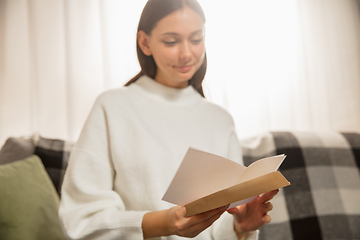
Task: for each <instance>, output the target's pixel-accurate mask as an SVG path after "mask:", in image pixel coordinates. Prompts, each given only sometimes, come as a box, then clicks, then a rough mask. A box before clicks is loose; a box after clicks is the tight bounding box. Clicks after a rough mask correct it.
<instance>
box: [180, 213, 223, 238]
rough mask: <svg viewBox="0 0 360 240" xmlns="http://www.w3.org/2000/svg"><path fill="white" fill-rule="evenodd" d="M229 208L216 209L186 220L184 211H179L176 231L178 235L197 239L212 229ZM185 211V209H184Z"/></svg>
mask: <svg viewBox="0 0 360 240" xmlns="http://www.w3.org/2000/svg"><path fill="white" fill-rule="evenodd" d="M227 208H228V206H224V207H220V208H216V209H213V210H210V211H207V212H204V213H201V214H197V215H194V216H190V217H187V218H185V217H184V216H185V212H183V209H177V210H178V211H179V212H178V216H181V217H180V218H178V221H176V222H175V226H174V227H175V231H176V234H177V235H180V236H184V237H195V236H197V235H198V234H199V233H201V232H202V231H204V230H205V229H206V228H208V227H210V226H211V225H212V224H213V222H215V221H216V220H217V219H218V218H219V217H220V216H221V215H222V214H223V213H224V212H225V211H226V209H227ZM184 209H185V208H184Z"/></svg>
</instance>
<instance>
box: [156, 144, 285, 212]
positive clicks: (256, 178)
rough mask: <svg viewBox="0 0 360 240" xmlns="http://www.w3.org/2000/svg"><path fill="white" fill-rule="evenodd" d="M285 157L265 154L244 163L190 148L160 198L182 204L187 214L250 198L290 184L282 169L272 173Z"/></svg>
mask: <svg viewBox="0 0 360 240" xmlns="http://www.w3.org/2000/svg"><path fill="white" fill-rule="evenodd" d="M285 157H286V156H285V155H279V156H274V157H270V158H265V159H261V160H258V161H256V162H254V163H253V164H251V165H250V166H249V167H244V166H242V165H241V164H238V163H236V162H234V161H231V160H229V159H226V158H223V157H220V156H217V155H214V154H211V153H207V152H203V151H200V150H196V149H194V148H189V150H188V152H187V153H186V155H185V157H184V159H183V161H182V163H181V165H180V167H179V169H178V171H177V173H176V174H175V177H174V179H173V181H172V182H171V184H170V186H169V188H168V190H167V191H166V193H165V194H164V197H163V199H162V200H164V201H167V202H170V203H173V204H176V205H182V206H185V207H186V216H191V215H194V214H198V213H201V212H204V211H208V210H211V209H214V208H217V207H221V206H224V205H227V204H231V205H230V207H234V206H237V205H239V204H244V203H246V202H250V201H251V200H252V199H253V198H252V197H253V196H255V197H256V196H257V195H258V194H261V193H264V192H267V191H271V190H274V189H276V188H281V187H284V186H287V185H289V182H288V181H287V180H286V179H285V178H284V177H283V176H282V175H281V173H279V172H275V173H274V171H276V170H277V169H278V168H279V166H280V165H281V163H282V161H283V160H284V159H285ZM268 189H270V190H268Z"/></svg>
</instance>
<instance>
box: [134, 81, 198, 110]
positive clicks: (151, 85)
mask: <svg viewBox="0 0 360 240" xmlns="http://www.w3.org/2000/svg"><path fill="white" fill-rule="evenodd" d="M129 87H132V88H133V89H134V90H136V91H138V92H140V93H141V94H144V95H146V96H148V97H151V98H153V99H155V100H158V101H165V102H169V103H175V104H180V105H187V104H192V103H194V102H196V101H199V100H200V99H202V98H203V97H202V96H201V95H200V94H199V93H198V92H197V91H196V90H195V89H194V88H193V87H192V86H188V87H186V88H172V87H168V86H165V85H163V84H161V83H158V82H156V81H155V80H154V79H152V78H150V77H148V76H146V75H143V76H141V77H140V78H139V79H138V80H137V81H136V82H135V83H132V84H131V85H130V86H129Z"/></svg>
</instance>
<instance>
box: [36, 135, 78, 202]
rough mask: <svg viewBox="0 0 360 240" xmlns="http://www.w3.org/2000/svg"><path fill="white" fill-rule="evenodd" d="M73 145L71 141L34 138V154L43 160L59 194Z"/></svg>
mask: <svg viewBox="0 0 360 240" xmlns="http://www.w3.org/2000/svg"><path fill="white" fill-rule="evenodd" d="M73 145H74V144H73V143H72V142H67V141H64V140H60V139H49V138H43V137H41V136H39V137H38V139H36V140H35V154H36V155H38V156H39V157H40V159H41V161H42V162H43V164H44V166H45V169H46V171H47V173H48V174H49V176H50V178H51V180H52V182H53V183H54V186H55V188H56V191H57V192H58V194H59V196H60V195H61V193H60V190H61V185H62V181H63V179H64V175H65V170H66V168H67V165H68V161H69V156H70V151H71V149H72V147H73Z"/></svg>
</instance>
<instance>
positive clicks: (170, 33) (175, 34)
mask: <svg viewBox="0 0 360 240" xmlns="http://www.w3.org/2000/svg"><path fill="white" fill-rule="evenodd" d="M202 32H203V30H202V29H200V30H197V31H195V32H192V33H191V34H190V35H191V36H194V35H196V34H198V33H202ZM161 35H162V36H164V35H170V36H179V35H180V34H178V33H175V32H166V33H163V34H161Z"/></svg>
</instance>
